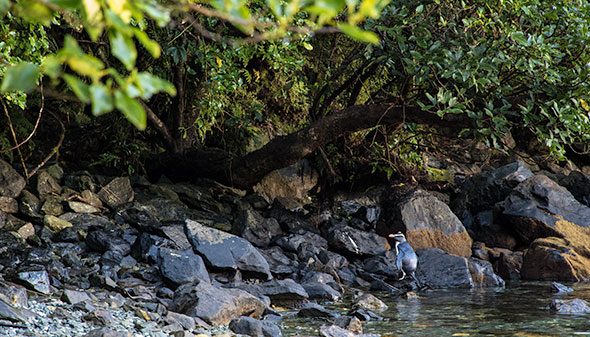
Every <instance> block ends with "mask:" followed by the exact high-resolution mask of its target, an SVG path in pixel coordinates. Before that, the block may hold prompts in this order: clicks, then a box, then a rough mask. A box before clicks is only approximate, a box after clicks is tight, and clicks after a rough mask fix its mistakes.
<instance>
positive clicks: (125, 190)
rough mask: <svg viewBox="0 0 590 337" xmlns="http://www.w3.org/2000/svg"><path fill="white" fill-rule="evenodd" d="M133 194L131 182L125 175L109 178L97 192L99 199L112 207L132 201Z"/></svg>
mask: <svg viewBox="0 0 590 337" xmlns="http://www.w3.org/2000/svg"><path fill="white" fill-rule="evenodd" d="M134 195H135V194H134V192H133V189H132V188H131V182H130V181H129V178H127V177H117V178H115V179H113V180H111V182H109V183H108V184H107V185H106V186H104V187H103V188H101V189H100V191H99V192H98V197H99V198H100V200H101V201H102V202H103V203H104V204H105V205H107V206H108V207H110V208H113V209H115V208H117V207H118V206H120V205H123V204H126V203H128V202H131V201H133V197H134Z"/></svg>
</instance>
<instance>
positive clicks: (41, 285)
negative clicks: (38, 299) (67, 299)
mask: <svg viewBox="0 0 590 337" xmlns="http://www.w3.org/2000/svg"><path fill="white" fill-rule="evenodd" d="M17 278H18V281H19V282H20V283H22V284H23V285H24V286H25V287H27V288H29V289H31V290H35V291H38V292H40V293H43V294H46V295H49V294H50V293H51V287H50V283H49V275H48V274H47V272H46V271H45V270H39V271H23V272H20V273H18V274H17Z"/></svg>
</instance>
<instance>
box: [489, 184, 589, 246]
mask: <svg viewBox="0 0 590 337" xmlns="http://www.w3.org/2000/svg"><path fill="white" fill-rule="evenodd" d="M500 206H501V207H502V210H503V215H504V216H505V218H506V222H507V223H509V224H510V225H511V226H512V228H513V229H514V231H515V232H516V233H517V234H518V236H519V238H520V239H521V240H522V241H523V242H525V243H531V242H532V241H533V240H535V239H537V238H542V237H548V236H556V237H567V235H568V233H566V232H567V230H568V228H564V226H562V225H564V223H565V222H569V223H573V224H576V225H578V226H580V227H590V208H588V207H586V206H584V205H582V204H580V203H579V202H578V201H577V200H576V199H575V198H574V197H573V196H572V194H571V193H570V192H569V191H568V190H566V189H565V188H564V187H561V186H559V185H557V183H555V182H554V181H553V180H551V179H549V178H548V177H547V176H544V175H536V176H534V177H531V178H529V179H527V180H526V181H524V182H522V183H520V184H519V185H518V186H517V187H515V188H514V190H513V191H512V193H511V194H510V195H509V196H508V197H507V198H506V199H505V200H504V201H503V202H502V203H501V204H500ZM566 227H567V226H566ZM571 230H573V229H571Z"/></svg>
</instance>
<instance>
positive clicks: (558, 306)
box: [549, 298, 590, 314]
mask: <svg viewBox="0 0 590 337" xmlns="http://www.w3.org/2000/svg"><path fill="white" fill-rule="evenodd" d="M549 309H551V310H553V311H555V312H557V313H559V314H587V313H590V304H589V303H588V302H586V301H584V300H581V299H579V298H575V299H573V300H562V299H553V300H552V301H551V304H550V305H549Z"/></svg>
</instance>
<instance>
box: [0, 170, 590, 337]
mask: <svg viewBox="0 0 590 337" xmlns="http://www.w3.org/2000/svg"><path fill="white" fill-rule="evenodd" d="M289 172H291V173H289ZM297 172H298V170H290V171H289V170H287V171H283V176H281V174H280V173H277V174H278V177H277V178H276V179H278V180H277V181H275V182H274V183H272V182H268V181H267V182H265V183H264V184H262V185H260V186H258V188H256V189H255V191H256V193H249V194H248V193H246V192H244V191H241V190H237V189H233V188H230V187H227V186H223V185H220V184H217V183H215V182H212V181H207V180H197V181H196V182H193V183H172V182H170V181H166V180H165V179H161V181H159V182H158V183H150V182H149V181H147V180H146V179H145V178H142V177H132V178H129V177H104V176H99V175H92V174H90V173H88V172H74V173H68V174H65V173H64V172H63V170H62V169H61V168H60V167H59V166H58V165H53V166H50V167H48V168H46V169H44V170H42V171H41V172H40V173H39V174H38V175H37V176H36V177H35V179H34V180H32V181H29V182H28V183H27V182H25V180H24V179H23V178H22V177H21V176H20V175H19V174H18V173H17V172H16V171H15V170H14V169H13V168H12V167H10V165H9V164H7V163H6V162H3V161H0V240H1V241H2V243H1V244H0V247H1V248H0V250H1V254H0V275H1V277H0V335H6V336H37V335H43V336H93V337H94V336H96V337H98V336H185V337H188V336H211V335H216V336H217V335H229V336H231V335H234V334H242V335H251V336H280V335H281V329H280V326H281V316H282V315H285V312H287V313H289V314H294V313H295V312H296V313H297V315H298V316H300V317H312V318H317V319H322V320H324V321H325V324H323V325H322V326H321V328H319V330H318V335H320V336H328V337H329V336H365V337H368V336H376V335H374V334H363V333H362V322H365V321H369V320H374V319H380V313H381V312H383V311H384V310H387V306H386V305H385V304H384V303H383V302H382V301H381V300H380V299H379V298H378V297H376V296H374V294H378V292H382V291H385V292H388V293H391V294H395V295H398V296H403V297H404V298H407V299H409V300H413V299H415V298H416V292H418V293H419V292H420V291H428V289H432V288H453V287H459V288H474V287H503V286H504V284H505V281H509V280H518V279H529V280H556V281H559V280H561V281H582V280H588V279H589V278H590V249H589V247H590V229H589V228H590V208H588V200H589V199H590V177H589V176H587V175H585V174H583V173H581V172H580V171H572V172H571V173H570V174H569V175H567V176H566V175H562V176H559V175H557V174H552V173H548V172H536V173H533V172H532V171H531V170H530V169H529V168H527V167H526V166H525V165H523V164H522V163H521V162H514V163H511V164H508V165H505V166H503V167H500V168H497V169H493V170H488V171H486V172H483V173H480V174H478V175H474V176H472V177H469V178H467V179H466V180H465V181H464V182H463V183H462V184H460V185H457V186H456V188H455V191H454V192H453V193H449V194H442V193H440V192H434V191H426V190H423V189H420V188H417V187H409V186H382V187H378V188H375V189H372V190H371V191H368V192H367V193H364V194H362V195H359V194H354V195H353V194H344V193H343V194H339V195H335V196H334V197H333V198H332V200H330V201H326V202H324V203H322V204H320V205H317V204H307V205H305V204H304V202H302V200H303V199H305V195H306V193H307V191H308V190H309V189H311V187H313V185H314V184H313V172H311V173H309V172H308V173H309V174H310V175H309V176H305V177H300V176H298V174H299V173H297ZM289 174H291V176H290V177H289V176H288V175H289ZM293 174H294V175H295V176H293ZM285 175H286V176H285ZM302 182H304V183H302ZM277 185H281V191H282V192H281V193H282V195H273V193H275V192H276V191H277V190H278V189H277V188H276V186H277ZM272 200H274V202H273V201H272ZM303 201H304V200H303ZM398 231H401V232H403V233H405V235H406V237H407V239H408V241H409V242H410V244H411V245H412V246H413V247H414V249H415V250H416V252H417V255H418V258H419V265H418V270H417V272H416V276H417V277H418V279H419V280H420V282H421V283H422V284H423V285H425V287H424V288H421V289H418V287H417V285H416V284H415V282H411V281H409V280H401V281H400V280H398V279H399V276H400V271H399V270H397V267H396V266H395V263H394V261H395V251H394V250H392V249H391V243H390V242H388V239H386V236H387V234H389V233H395V232H398ZM372 293H373V294H372ZM343 300H346V301H350V303H351V305H350V308H347V310H346V311H345V312H336V311H334V310H329V309H327V308H326V307H327V306H326V304H328V305H329V304H332V303H338V302H341V301H343ZM566 304H567V303H566ZM575 305H576V306H578V307H584V306H583V305H580V303H577V302H576V303H575ZM559 306H560V308H561V307H563V303H560V304H559ZM555 307H557V305H555ZM555 310H558V309H555ZM559 310H562V309H559ZM565 310H566V312H567V310H572V309H571V308H569V309H565ZM584 310H586V309H584Z"/></svg>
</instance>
